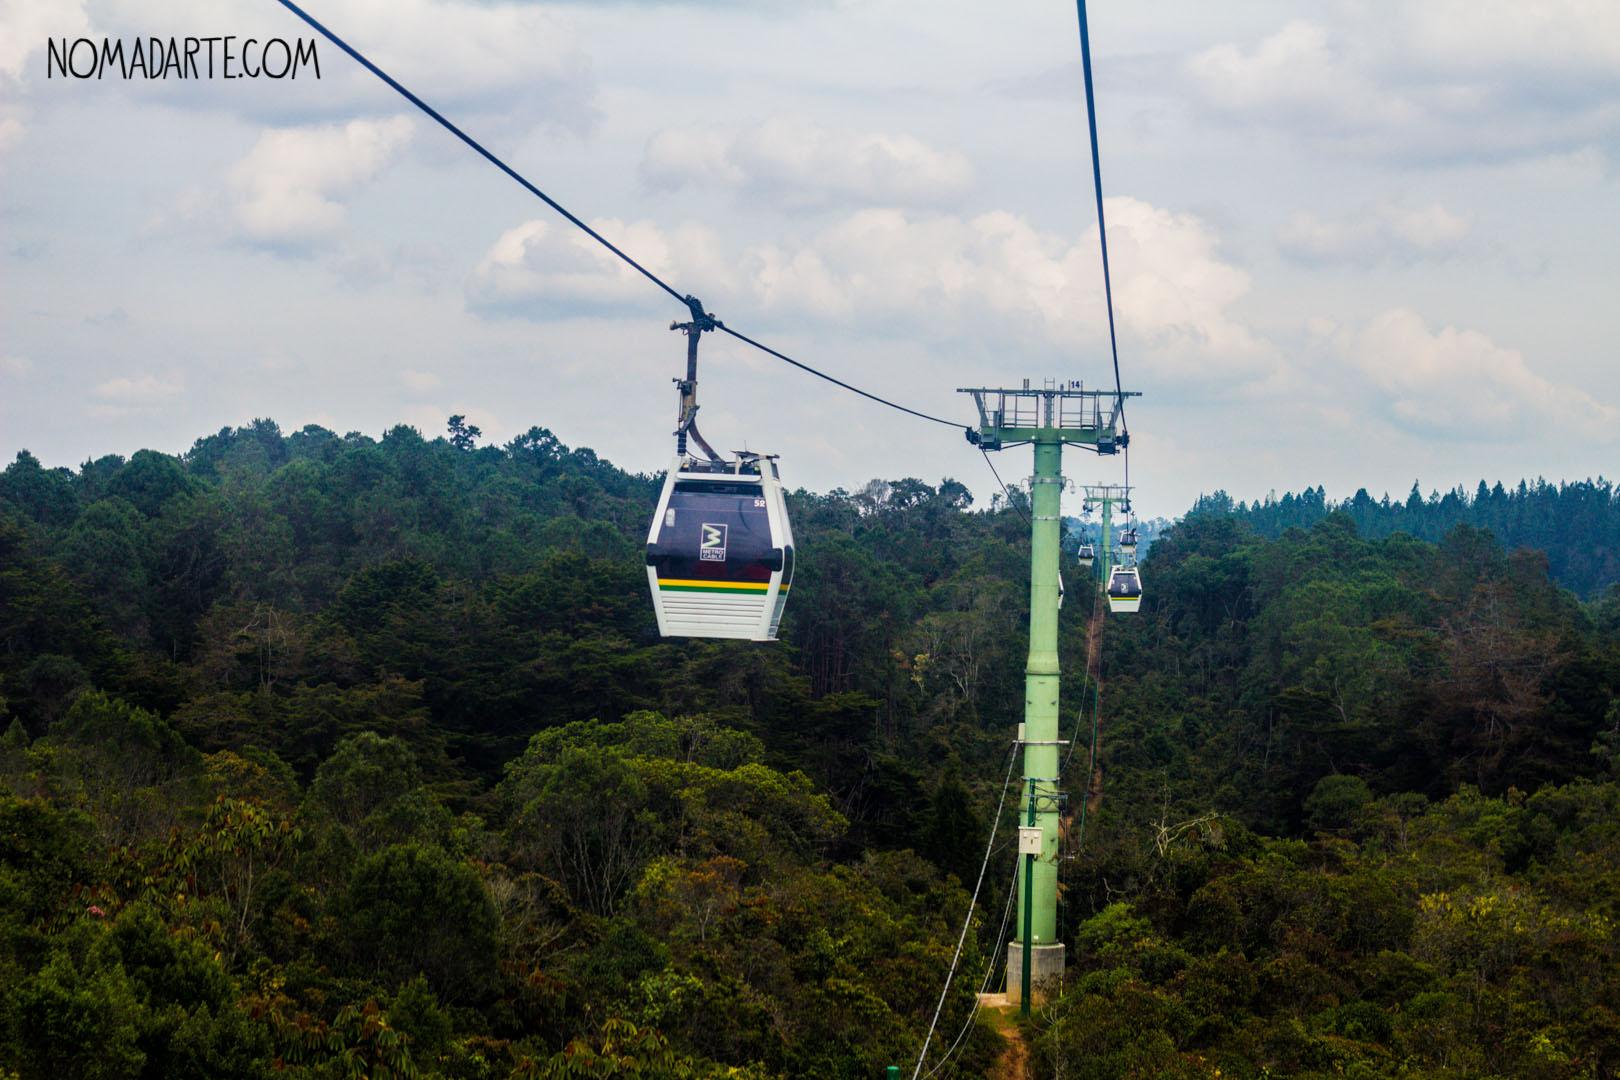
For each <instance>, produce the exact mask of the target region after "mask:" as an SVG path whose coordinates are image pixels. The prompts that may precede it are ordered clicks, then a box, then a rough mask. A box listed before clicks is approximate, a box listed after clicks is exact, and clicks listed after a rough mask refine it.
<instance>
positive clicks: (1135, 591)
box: [1108, 566, 1142, 612]
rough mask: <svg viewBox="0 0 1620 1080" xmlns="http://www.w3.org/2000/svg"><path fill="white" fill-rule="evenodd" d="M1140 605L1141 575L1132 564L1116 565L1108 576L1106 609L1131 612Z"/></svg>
mask: <svg viewBox="0 0 1620 1080" xmlns="http://www.w3.org/2000/svg"><path fill="white" fill-rule="evenodd" d="M1141 606H1142V575H1141V574H1139V573H1137V571H1136V567H1134V566H1116V567H1114V572H1113V573H1112V574H1110V575H1109V576H1108V610H1109V611H1121V612H1132V611H1136V610H1137V609H1139V608H1140V607H1141Z"/></svg>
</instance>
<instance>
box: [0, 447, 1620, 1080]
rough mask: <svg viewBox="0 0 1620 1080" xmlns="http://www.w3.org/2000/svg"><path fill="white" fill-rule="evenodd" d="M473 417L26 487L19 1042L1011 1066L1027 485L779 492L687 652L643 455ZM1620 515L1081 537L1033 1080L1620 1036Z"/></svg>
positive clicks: (1521, 1067)
mask: <svg viewBox="0 0 1620 1080" xmlns="http://www.w3.org/2000/svg"><path fill="white" fill-rule="evenodd" d="M480 441H481V436H480V433H479V432H478V431H477V429H476V428H471V427H468V426H467V425H466V424H465V423H464V422H463V420H462V418H460V417H455V418H452V420H451V424H450V428H449V431H448V432H447V433H446V434H444V435H443V436H439V437H432V438H429V437H425V436H424V435H423V434H421V433H419V432H418V431H416V430H414V429H412V428H409V427H403V426H401V427H396V428H394V429H392V430H390V431H388V432H387V433H386V434H384V435H383V436H382V437H381V438H380V439H373V438H370V437H367V436H364V435H360V434H357V433H351V434H349V435H344V436H339V435H337V434H336V433H334V432H331V431H327V430H324V429H322V428H319V427H314V426H311V427H306V428H304V429H302V430H300V431H297V432H293V433H290V434H287V433H283V432H282V431H281V430H280V429H279V428H278V427H277V425H275V424H274V423H273V422H271V421H268V420H260V421H255V422H254V423H253V424H251V425H248V426H245V427H241V428H235V429H232V428H227V429H225V430H222V431H220V432H219V433H218V434H216V435H210V436H207V437H204V438H201V439H198V440H196V442H195V444H194V445H193V446H192V448H191V449H190V450H189V451H188V452H186V453H184V454H182V455H178V456H175V455H168V454H163V453H158V452H155V451H150V450H141V451H138V452H136V453H133V454H132V455H131V456H129V457H128V458H127V459H126V458H124V457H121V456H109V457H104V458H100V459H98V460H94V461H87V462H85V463H84V464H83V465H82V466H81V467H80V468H78V469H62V468H46V467H44V466H43V465H42V464H41V463H40V462H39V461H38V460H37V459H36V458H34V457H33V456H32V455H31V454H29V453H28V452H27V451H23V452H21V453H19V454H17V456H16V459H15V460H14V461H12V462H11V463H10V464H9V465H8V466H7V467H6V468H5V470H4V472H3V473H0V1080H35V1078H51V1080H59V1078H68V1077H73V1078H81V1077H82V1078H86V1080H100V1078H109V1080H110V1078H122V1077H139V1078H151V1080H157V1078H180V1080H188V1078H205V1077H207V1078H212V1077H232V1078H244V1080H254V1078H261V1080H269V1078H273V1077H279V1078H287V1080H306V1078H308V1080H314V1078H338V1077H345V1078H355V1077H371V1078H375V1080H393V1078H417V1077H420V1078H444V1080H451V1078H455V1080H463V1078H464V1080H486V1078H489V1080H507V1078H525V1080H527V1078H539V1077H659V1078H664V1077H669V1078H674V1077H694V1078H718V1077H731V1078H747V1080H764V1078H776V1077H782V1078H800V1077H806V1078H817V1080H846V1078H847V1080H856V1078H863V1080H864V1078H876V1077H881V1076H883V1075H884V1070H885V1068H886V1067H887V1066H891V1065H893V1066H899V1067H900V1068H901V1070H902V1075H906V1076H910V1075H912V1073H913V1070H914V1068H915V1067H916V1065H917V1062H918V1054H919V1052H920V1050H921V1048H922V1046H923V1043H924V1039H925V1037H926V1036H927V1035H928V1034H929V1032H930V1030H931V1028H932V1029H933V1036H932V1039H931V1041H930V1044H929V1045H930V1049H929V1051H928V1054H927V1056H926V1059H925V1060H924V1061H923V1062H922V1066H921V1069H920V1072H919V1075H925V1076H930V1077H936V1076H937V1077H991V1076H996V1077H1006V1076H1010V1075H1013V1073H1012V1072H1011V1071H1010V1069H1011V1066H1010V1065H1009V1061H1010V1059H1009V1058H1008V1057H1007V1055H1008V1054H1009V1039H1008V1037H1007V1036H1006V1035H1004V1034H1003V1033H1002V1032H1001V1031H998V1030H997V1029H996V1028H995V1027H994V1026H993V1025H991V1024H990V1023H988V1022H986V1021H985V1020H983V1019H982V1018H980V1019H975V1010H974V1001H975V994H976V993H977V991H978V990H979V989H980V988H981V987H988V988H990V989H999V987H1000V983H1001V980H1002V979H1003V978H1004V974H1003V962H1004V957H1003V955H1002V954H1003V953H1004V951H1005V950H1004V948H1003V944H1002V943H1003V942H1004V941H1005V939H1006V937H1007V936H1008V933H1009V924H1008V922H1007V921H1006V915H1007V912H1008V910H1009V907H1010V905H1009V903H1008V898H1009V889H1010V886H1012V884H1013V882H1014V874H1015V858H1014V855H1013V851H1012V849H1013V847H1014V846H1015V844H1014V843H1013V841H1014V832H1013V830H1012V829H1011V824H1012V816H1013V810H1014V804H1015V803H1016V801H1017V798H1016V794H1013V795H1011V796H1009V797H1007V798H1006V799H1005V801H1003V797H1004V796H1005V795H1007V777H1008V776H1009V775H1011V774H1012V772H1013V771H1014V770H1015V768H1016V759H1015V757H1014V755H1013V749H1014V747H1013V740H1014V738H1015V734H1014V733H1015V728H1016V725H1017V724H1018V722H1019V720H1020V719H1021V714H1022V708H1023V665H1024V658H1025V653H1026V651H1027V639H1026V637H1025V621H1026V614H1027V608H1028V558H1029V541H1028V529H1027V525H1026V522H1025V520H1024V516H1023V514H1024V512H1025V508H1024V505H1023V496H1022V493H1021V492H1019V491H1017V490H1013V491H1012V492H1011V493H1010V495H1009V496H1003V497H999V498H997V499H995V500H993V501H992V502H991V503H990V504H989V506H988V507H987V508H986V507H983V506H977V507H976V504H975V503H974V501H973V497H972V494H971V493H970V492H969V490H968V488H967V487H966V486H965V485H964V484H963V483H961V482H959V481H957V480H952V479H943V480H941V481H940V482H938V483H937V484H934V483H927V482H924V481H922V480H918V479H915V478H903V479H891V480H887V481H881V480H874V481H873V482H871V483H870V484H868V485H866V486H864V487H863V488H861V489H860V490H858V491H854V492H848V491H842V490H836V491H831V492H827V493H824V494H816V493H811V492H807V491H802V490H801V491H797V492H795V493H793V494H792V495H791V496H790V499H789V507H790V511H791V514H792V517H793V524H794V531H795V534H796V537H797V540H798V560H797V566H798V569H797V573H796V576H795V579H794V585H793V593H792V598H791V600H790V602H789V604H788V607H787V615H786V618H785V620H784V622H783V628H782V635H781V636H782V640H781V641H780V642H778V643H776V644H773V645H759V644H755V643H750V642H716V641H700V640H691V639H661V638H659V637H658V635H657V631H656V626H655V623H654V619H653V615H652V611H651V606H650V603H649V601H648V597H647V583H646V575H645V571H644V569H643V544H644V540H645V535H646V529H647V522H648V520H649V517H650V515H651V512H652V508H653V506H654V503H655V501H656V496H657V485H658V481H659V478H658V477H656V476H649V475H639V474H632V473H627V472H624V471H623V470H621V469H619V468H616V467H614V466H613V465H612V464H610V463H609V462H607V461H604V460H601V459H600V458H598V457H597V456H596V455H595V454H593V453H592V452H591V451H590V450H588V449H583V448H580V449H571V448H569V447H567V446H565V445H563V444H562V443H561V442H560V441H559V440H558V439H557V438H556V437H555V436H553V435H552V434H551V433H550V432H549V431H547V430H545V429H543V428H538V427H537V428H533V429H531V430H529V431H528V432H527V433H525V434H524V435H522V436H520V437H518V438H516V439H514V440H512V441H511V442H509V443H507V444H505V445H501V446H494V445H480ZM975 475H977V474H975ZM981 486H983V487H984V492H983V493H988V492H989V490H990V488H989V485H988V484H985V485H981ZM997 494H998V495H1001V493H1000V492H999V491H998V492H997ZM1413 500H1415V502H1414V501H1413ZM1617 522H1620V504H1617V500H1616V497H1615V492H1614V491H1613V490H1612V488H1611V486H1610V485H1609V484H1608V482H1606V481H1601V480H1600V481H1597V482H1590V481H1589V482H1586V483H1584V484H1569V485H1563V486H1561V487H1558V488H1554V487H1551V486H1549V485H1546V484H1544V483H1541V482H1539V481H1538V482H1534V483H1532V484H1530V485H1529V486H1526V485H1519V486H1518V487H1517V488H1504V487H1502V486H1500V485H1498V486H1496V487H1495V488H1488V487H1486V486H1485V485H1483V484H1482V485H1481V487H1480V489H1479V493H1478V494H1477V495H1475V496H1473V497H1468V496H1466V495H1459V494H1458V493H1456V492H1453V493H1452V494H1451V495H1448V496H1444V497H1436V498H1432V499H1428V500H1425V499H1423V498H1421V497H1419V496H1417V495H1416V494H1415V493H1414V496H1413V499H1412V500H1408V501H1407V502H1405V503H1396V504H1391V503H1388V501H1387V499H1386V500H1385V502H1383V503H1379V502H1376V501H1374V500H1372V499H1371V498H1370V497H1369V498H1366V499H1363V498H1362V497H1361V495H1358V496H1357V497H1356V498H1354V499H1352V500H1349V501H1348V502H1347V503H1346V504H1341V505H1332V504H1329V502H1328V501H1327V500H1326V497H1325V493H1323V492H1322V490H1321V489H1320V488H1318V489H1315V490H1314V491H1312V492H1307V493H1306V495H1304V496H1298V497H1295V496H1287V497H1285V498H1284V499H1283V500H1282V501H1280V502H1279V501H1277V500H1267V501H1266V502H1265V503H1263V504H1262V505H1260V506H1257V507H1256V506H1245V505H1239V506H1233V505H1232V504H1231V500H1230V499H1227V498H1226V497H1225V496H1217V497H1211V498H1208V499H1205V500H1203V501H1201V503H1200V504H1199V506H1197V507H1195V508H1193V510H1192V511H1191V512H1189V513H1188V514H1187V515H1186V516H1185V517H1183V518H1182V519H1181V520H1179V521H1177V522H1175V523H1174V524H1169V525H1167V526H1166V527H1164V528H1163V529H1162V530H1160V531H1158V533H1157V537H1156V542H1155V543H1154V544H1153V546H1152V549H1151V552H1150V553H1149V554H1148V555H1147V557H1146V559H1145V561H1144V562H1143V565H1142V578H1143V582H1144V585H1145V588H1146V596H1145V599H1144V603H1143V605H1142V609H1141V612H1140V613H1139V614H1136V615H1128V616H1125V615H1109V616H1101V617H1099V610H1098V606H1097V603H1096V600H1095V594H1096V589H1095V587H1094V585H1093V583H1092V582H1091V580H1090V579H1089V577H1087V576H1086V575H1087V574H1088V573H1089V571H1083V570H1081V568H1079V567H1078V566H1077V565H1076V564H1075V562H1074V560H1073V559H1072V558H1066V559H1065V564H1064V569H1063V574H1064V580H1065V595H1066V600H1065V606H1064V610H1063V612H1062V614H1061V635H1062V638H1061V652H1062V664H1063V671H1064V675H1063V687H1062V695H1063V724H1064V727H1065V729H1066V730H1065V732H1064V737H1065V738H1067V739H1070V740H1071V743H1070V748H1069V750H1068V751H1067V752H1066V759H1065V765H1064V777H1063V782H1064V786H1065V788H1066V790H1067V791H1068V792H1069V800H1068V801H1069V806H1068V809H1067V811H1066V815H1067V822H1066V828H1065V830H1064V844H1063V846H1064V850H1063V852H1062V860H1063V861H1062V864H1061V865H1062V877H1061V882H1062V884H1061V900H1060V903H1061V912H1060V923H1061V933H1062V936H1063V939H1064V941H1065V943H1066V945H1067V949H1068V970H1067V975H1066V978H1065V980H1064V983H1063V985H1062V986H1061V987H1059V988H1056V989H1055V990H1054V993H1053V995H1052V997H1051V999H1050V1000H1049V1001H1048V1002H1047V1003H1046V1004H1045V1005H1044V1006H1043V1007H1041V1008H1040V1009H1038V1010H1036V1011H1035V1013H1034V1015H1033V1016H1032V1017H1031V1018H1030V1019H1029V1020H1028V1021H1027V1022H1025V1023H1024V1024H1023V1025H1022V1027H1021V1028H1020V1029H1019V1031H1018V1033H1017V1036H1016V1038H1017V1041H1018V1043H1019V1044H1020V1046H1021V1047H1022V1049H1021V1053H1022V1054H1023V1055H1024V1060H1025V1063H1026V1065H1027V1068H1028V1070H1029V1073H1028V1074H1029V1075H1033V1076H1043V1077H1044V1076H1053V1077H1058V1078H1096V1080H1103V1078H1142V1080H1146V1078H1150V1077H1151V1078H1155V1080H1158V1078H1215V1077H1223V1078H1226V1077H1236V1078H1261V1077H1302V1078H1317V1077H1322V1078H1326V1077H1334V1078H1339V1077H1354V1078H1362V1080H1374V1078H1389V1080H1395V1078H1402V1080H1405V1078H1412V1080H1417V1078H1435V1080H1442V1078H1443V1080H1465V1078H1466V1080H1480V1078H1495V1077H1504V1078H1505V1077H1527V1078H1537V1080H1603V1078H1612V1077H1615V1076H1616V1075H1617V1073H1620V928H1617V927H1620V698H1617V694H1620V587H1617V586H1616V584H1615V583H1616V582H1617V581H1620V566H1617V563H1616V558H1617V557H1620V556H1617V552H1620V524H1617ZM1071 540H1072V537H1071ZM998 807H999V808H1000V814H999V817H998V812H997V811H998ZM992 830H994V833H995V841H994V843H993V844H991V843H990V837H991V835H992ZM987 851H988V852H989V858H988V861H986V852H987ZM981 866H984V867H986V869H985V872H984V875H983V887H982V890H981V891H980V893H979V897H978V903H977V905H976V906H975V907H974V908H973V914H972V917H971V920H969V921H967V922H966V923H964V920H965V919H967V916H968V912H969V902H970V897H971V896H972V894H973V892H974V889H975V887H976V886H978V885H979V881H980V870H981ZM964 925H966V927H967V930H966V934H965V935H963V927H964ZM959 940H960V941H961V955H960V960H959V962H958V963H957V964H956V967H955V970H956V975H955V977H954V979H953V981H952V982H951V984H950V991H949V993H948V994H946V995H945V997H944V1001H943V1005H942V1007H940V1002H941V998H940V995H941V988H942V986H944V985H945V981H946V975H947V972H948V971H949V970H951V968H952V964H953V959H954V958H955V955H956V950H957V947H958V942H959ZM936 1008H938V1014H937V1025H936V1024H935V1019H936Z"/></svg>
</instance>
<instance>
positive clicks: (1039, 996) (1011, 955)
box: [1007, 941, 1066, 1007]
mask: <svg viewBox="0 0 1620 1080" xmlns="http://www.w3.org/2000/svg"><path fill="white" fill-rule="evenodd" d="M1065 948H1066V947H1065V946H1063V945H1061V944H1060V945H1033V946H1031V947H1030V950H1029V998H1030V1001H1029V1003H1030V1005H1031V1006H1032V1007H1033V1006H1036V1005H1044V1004H1046V1002H1047V1001H1049V1000H1051V999H1052V998H1054V997H1056V996H1057V994H1058V990H1059V988H1060V986H1061V985H1062V982H1063V970H1064V967H1065V959H1064V952H1065ZM1007 1002H1008V1004H1011V1005H1022V1004H1023V1002H1024V943H1023V942H1021V941H1009V942H1007Z"/></svg>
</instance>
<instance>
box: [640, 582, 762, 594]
mask: <svg viewBox="0 0 1620 1080" xmlns="http://www.w3.org/2000/svg"><path fill="white" fill-rule="evenodd" d="M769 589H770V585H769V584H767V583H765V582H757V583H756V582H750V581H714V582H709V581H679V582H676V581H660V582H659V583H658V591H659V592H695V593H741V594H742V595H744V596H761V595H764V593H765V592H766V591H768V590H769Z"/></svg>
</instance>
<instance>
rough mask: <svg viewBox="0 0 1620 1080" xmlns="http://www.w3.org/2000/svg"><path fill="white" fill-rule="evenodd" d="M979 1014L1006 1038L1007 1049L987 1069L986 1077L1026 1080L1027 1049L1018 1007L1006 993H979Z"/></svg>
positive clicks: (999, 1079)
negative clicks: (1019, 1025) (1019, 1020)
mask: <svg viewBox="0 0 1620 1080" xmlns="http://www.w3.org/2000/svg"><path fill="white" fill-rule="evenodd" d="M979 1013H980V1015H981V1016H983V1017H984V1018H985V1019H986V1020H988V1021H989V1022H990V1026H991V1027H993V1028H995V1029H996V1031H998V1032H999V1033H1000V1034H1001V1037H1002V1038H1004V1039H1006V1040H1007V1049H1006V1050H1005V1051H1003V1052H1002V1055H1001V1060H1000V1061H998V1062H996V1064H995V1067H994V1068H993V1069H991V1070H990V1073H989V1080H1028V1077H1029V1050H1028V1048H1027V1047H1025V1046H1024V1033H1023V1031H1022V1030H1020V1028H1019V1027H1018V1006H1016V1005H1013V1004H1010V1003H1009V1002H1008V1001H1007V995H1006V994H980V995H979Z"/></svg>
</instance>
